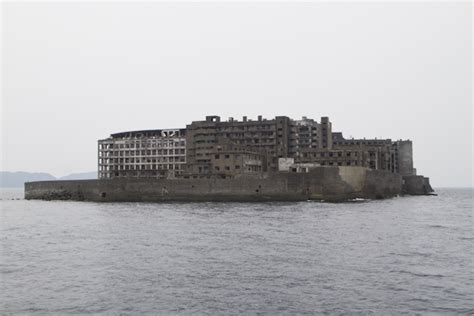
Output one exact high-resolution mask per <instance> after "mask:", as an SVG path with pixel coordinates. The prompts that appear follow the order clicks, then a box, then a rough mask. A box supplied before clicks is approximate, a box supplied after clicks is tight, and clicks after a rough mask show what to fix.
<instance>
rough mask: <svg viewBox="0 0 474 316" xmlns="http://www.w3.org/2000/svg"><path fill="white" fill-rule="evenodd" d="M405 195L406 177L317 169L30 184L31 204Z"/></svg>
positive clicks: (360, 170)
mask: <svg viewBox="0 0 474 316" xmlns="http://www.w3.org/2000/svg"><path fill="white" fill-rule="evenodd" d="M401 193H402V177H401V176H400V175H399V174H394V173H391V172H388V171H382V170H372V169H369V168H363V167H316V168H312V169H310V170H309V171H308V172H304V173H293V172H275V173H263V174H260V175H241V176H239V177H235V178H233V179H219V178H210V179H207V178H201V179H151V178H130V179H124V178H114V179H101V180H79V181H40V182H30V183H26V184H25V198H26V199H43V200H76V201H95V202H125V201H126V202H135V201H143V202H164V201H306V200H323V201H329V202H343V201H348V200H351V199H355V198H364V199H382V198H390V197H394V196H397V195H399V194H401Z"/></svg>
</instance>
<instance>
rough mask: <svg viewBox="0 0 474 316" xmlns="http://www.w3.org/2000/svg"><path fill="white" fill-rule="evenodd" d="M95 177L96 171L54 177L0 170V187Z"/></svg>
mask: <svg viewBox="0 0 474 316" xmlns="http://www.w3.org/2000/svg"><path fill="white" fill-rule="evenodd" d="M85 179H97V171H91V172H82V173H71V174H69V175H67V176H64V177H59V178H57V177H55V176H53V175H51V174H49V173H46V172H25V171H17V172H10V171H0V188H22V187H23V186H24V184H25V182H30V181H54V180H85Z"/></svg>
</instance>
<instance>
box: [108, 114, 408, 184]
mask: <svg viewBox="0 0 474 316" xmlns="http://www.w3.org/2000/svg"><path fill="white" fill-rule="evenodd" d="M281 159H290V160H288V161H293V163H294V167H293V168H296V169H297V168H299V167H301V168H306V167H307V166H361V167H366V168H371V169H378V170H387V171H391V172H394V173H400V174H402V175H414V174H415V173H416V171H415V169H414V168H413V154H412V143H411V141H396V142H393V141H392V140H391V139H345V138H344V137H343V136H342V133H341V132H333V131H332V123H331V122H330V120H329V118H328V117H322V118H321V122H320V123H318V122H316V121H315V120H313V119H308V118H307V117H303V118H302V119H301V120H292V119H290V118H289V117H287V116H277V117H275V118H273V119H264V118H263V117H262V116H258V118H257V119H256V120H251V119H248V118H247V117H246V116H244V117H243V119H242V120H241V121H238V120H234V119H233V118H229V120H228V121H221V119H220V117H219V116H206V119H205V120H204V121H194V122H192V123H191V124H189V125H187V126H186V129H175V130H149V131H132V132H123V133H117V134H112V135H111V136H110V137H109V138H107V139H104V140H100V141H99V177H100V178H114V177H161V178H163V177H167V178H170V177H179V176H183V177H186V178H189V177H193V178H196V177H209V176H216V177H224V178H227V177H232V176H236V175H238V174H243V173H260V172H273V171H278V170H279V160H281ZM298 166H299V167H298ZM305 166H306V167H305Z"/></svg>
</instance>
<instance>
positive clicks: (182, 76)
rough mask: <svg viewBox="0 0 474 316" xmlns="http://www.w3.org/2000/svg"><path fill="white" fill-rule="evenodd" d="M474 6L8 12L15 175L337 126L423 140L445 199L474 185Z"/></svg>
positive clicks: (8, 130)
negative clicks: (189, 133) (100, 149)
mask: <svg viewBox="0 0 474 316" xmlns="http://www.w3.org/2000/svg"><path fill="white" fill-rule="evenodd" d="M472 69H473V68H472V8H471V4H470V2H464V3H458V4H453V3H434V4H433V3H432V4H429V3H417V4H410V3H398V4H388V3H364V4H357V3H341V2H339V3H313V4H308V3H292V4H290V3H287V4H282V3H260V4H244V3H240V4H239V3H224V4H216V3H179V4H167V3H150V2H148V3H133V2H130V3H121V4H118V3H104V2H102V3H85V2H84V3H75V4H73V3H63V4H59V3H49V4H39V3H37V4H35V3H29V4H28V3H23V4H18V3H3V10H2V146H1V149H2V160H3V161H2V166H1V169H2V170H4V171H20V170H21V171H32V172H40V171H41V172H49V173H51V174H53V175H55V176H62V175H65V174H68V173H72V172H85V171H94V170H96V169H97V140H98V139H102V138H106V137H107V136H108V135H109V134H111V133H114V132H120V131H125V130H134V129H155V128H175V127H185V125H186V124H188V123H190V122H191V121H193V120H201V119H203V118H204V117H205V116H206V115H212V114H215V115H220V116H221V117H223V118H225V119H227V118H228V117H229V116H233V117H235V118H239V119H241V117H242V116H243V115H246V116H248V117H250V118H252V117H253V118H256V117H257V115H260V114H261V115H263V116H264V117H267V118H272V117H274V116H276V115H287V116H289V117H292V118H300V117H301V116H303V115H305V116H308V117H312V118H316V119H317V120H318V121H319V118H320V117H321V116H329V117H330V119H331V121H332V123H333V130H335V131H342V132H343V134H344V136H345V137H349V136H353V137H356V138H359V137H360V138H362V137H366V138H374V137H377V138H392V139H411V140H413V142H414V162H415V167H416V168H417V169H418V173H420V174H424V175H426V176H429V177H430V178H431V182H432V185H433V186H434V187H442V186H472V176H473V170H472V158H473V157H472V143H473V131H472V118H473V116H472Z"/></svg>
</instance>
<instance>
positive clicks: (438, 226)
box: [428, 225, 449, 228]
mask: <svg viewBox="0 0 474 316" xmlns="http://www.w3.org/2000/svg"><path fill="white" fill-rule="evenodd" d="M428 227H431V228H449V227H448V226H443V225H428Z"/></svg>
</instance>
